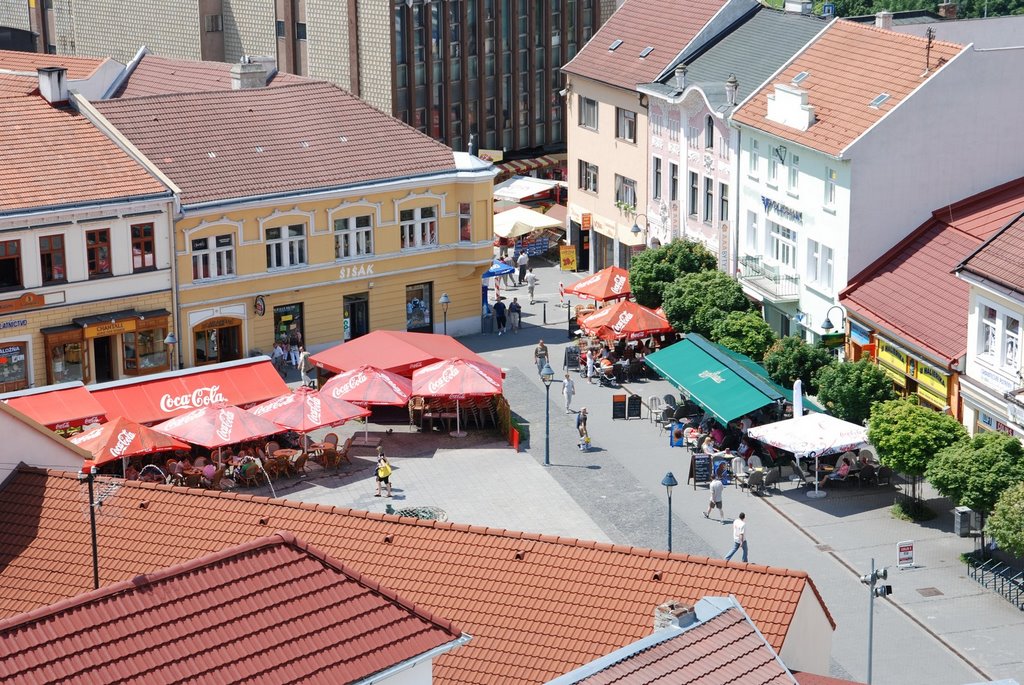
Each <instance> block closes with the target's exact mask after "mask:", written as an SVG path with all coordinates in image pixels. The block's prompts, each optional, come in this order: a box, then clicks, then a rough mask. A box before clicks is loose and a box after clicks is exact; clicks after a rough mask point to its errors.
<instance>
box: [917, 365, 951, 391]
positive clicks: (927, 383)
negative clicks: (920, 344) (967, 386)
mask: <svg viewBox="0 0 1024 685" xmlns="http://www.w3.org/2000/svg"><path fill="white" fill-rule="evenodd" d="M916 378H917V383H918V385H920V386H922V387H927V388H928V390H930V391H931V392H933V393H935V394H936V395H939V396H941V397H946V396H947V395H948V393H949V376H947V375H945V374H942V373H939V372H938V371H937V370H936V369H935V368H934V367H931V366H928V365H927V364H924V363H921V364H918V365H917V374H916Z"/></svg>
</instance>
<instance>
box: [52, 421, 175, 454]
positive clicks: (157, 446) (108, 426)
mask: <svg viewBox="0 0 1024 685" xmlns="http://www.w3.org/2000/svg"><path fill="white" fill-rule="evenodd" d="M68 440H69V441H70V442H71V443H72V444H74V445H78V446H79V447H81V448H82V449H84V450H87V451H89V452H91V453H92V455H93V457H95V458H94V459H93V463H94V464H95V465H96V466H99V465H101V464H106V463H107V462H111V461H117V460H118V459H123V458H125V457H137V456H140V455H143V454H153V453H155V452H169V451H171V450H187V449H189V445H188V444H187V443H184V442H181V441H179V440H175V439H174V438H172V437H171V436H169V435H166V434H164V433H161V432H159V431H155V430H153V429H152V428H147V427H146V426H143V425H142V424H140V423H136V422H134V421H131V420H129V419H126V418H124V417H122V416H118V417H116V418H114V420H112V421H109V422H107V423H104V424H103V425H101V426H96V427H94V428H90V429H89V430H87V431H85V432H84V433H78V434H76V435H72V436H71V437H70V438H68Z"/></svg>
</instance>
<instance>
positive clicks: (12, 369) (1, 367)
mask: <svg viewBox="0 0 1024 685" xmlns="http://www.w3.org/2000/svg"><path fill="white" fill-rule="evenodd" d="M27 347H28V346H27V344H26V343H23V342H13V343H12V342H8V343H0V391H2V392H10V391H13V390H21V389H23V388H27V387H28V363H27V361H26V360H27V354H26V352H27Z"/></svg>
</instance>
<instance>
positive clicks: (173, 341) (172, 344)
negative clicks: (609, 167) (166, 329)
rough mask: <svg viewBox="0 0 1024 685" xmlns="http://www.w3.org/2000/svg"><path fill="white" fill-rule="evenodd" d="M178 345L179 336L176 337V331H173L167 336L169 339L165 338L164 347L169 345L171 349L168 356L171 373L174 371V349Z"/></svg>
mask: <svg viewBox="0 0 1024 685" xmlns="http://www.w3.org/2000/svg"><path fill="white" fill-rule="evenodd" d="M177 344H178V336H176V335H174V331H171V332H170V333H168V334H167V337H166V338H164V345H167V347H168V348H170V350H169V351H168V353H167V354H168V355H170V362H171V363H170V367H171V371H174V348H175V347H176V346H177Z"/></svg>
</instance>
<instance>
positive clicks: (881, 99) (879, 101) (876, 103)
mask: <svg viewBox="0 0 1024 685" xmlns="http://www.w3.org/2000/svg"><path fill="white" fill-rule="evenodd" d="M890 97H891V96H890V95H889V94H888V93H880V94H879V95H878V97H876V98H875V99H874V100H872V101H871V104H869V105H868V107H874V108H875V109H878V108H879V107H881V106H882V104H883V103H884V102H885V101H886V100H888V99H889V98H890Z"/></svg>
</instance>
